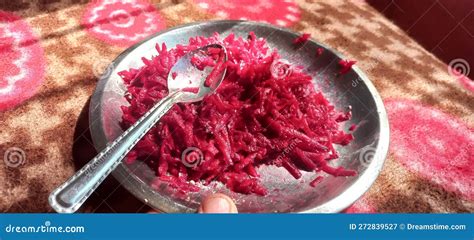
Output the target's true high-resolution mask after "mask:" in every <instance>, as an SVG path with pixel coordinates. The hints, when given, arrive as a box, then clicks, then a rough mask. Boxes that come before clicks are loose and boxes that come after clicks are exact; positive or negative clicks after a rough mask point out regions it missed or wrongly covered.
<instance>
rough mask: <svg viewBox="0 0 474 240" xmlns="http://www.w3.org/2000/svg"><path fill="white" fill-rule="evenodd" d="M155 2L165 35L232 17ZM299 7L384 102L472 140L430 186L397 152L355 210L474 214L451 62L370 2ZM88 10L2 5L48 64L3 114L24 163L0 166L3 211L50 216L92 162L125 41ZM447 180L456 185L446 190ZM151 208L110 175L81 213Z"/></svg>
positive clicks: (0, 142) (468, 123)
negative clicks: (95, 100) (113, 67)
mask: <svg viewBox="0 0 474 240" xmlns="http://www.w3.org/2000/svg"><path fill="white" fill-rule="evenodd" d="M256 2H260V1H256ZM153 3H154V5H155V6H156V8H157V11H158V12H159V14H160V15H161V17H162V18H163V19H162V21H163V22H164V24H165V25H166V27H173V26H177V25H180V24H183V23H187V22H193V21H204V20H209V19H222V18H225V17H226V15H225V14H221V13H218V14H213V13H212V12H209V11H204V10H203V9H202V8H201V7H200V6H198V5H197V4H195V3H194V2H193V1H191V0H189V1H154V2H153ZM296 3H297V5H298V6H299V9H300V13H301V14H300V17H301V18H300V19H299V20H297V21H294V23H293V24H292V26H291V27H290V28H291V29H293V30H296V31H299V32H308V33H311V35H312V37H313V38H314V39H316V40H318V41H320V42H323V43H325V44H327V45H329V46H331V47H332V48H334V49H336V50H338V51H340V52H342V53H343V54H345V55H346V56H347V57H348V58H350V59H356V60H357V65H358V66H359V67H360V68H362V69H363V70H364V71H365V72H366V73H367V75H368V76H369V78H370V79H371V81H372V82H373V83H374V84H375V86H376V87H377V89H378V91H379V92H380V94H381V95H382V97H383V99H384V101H386V100H390V101H392V102H391V104H392V103H393V102H394V101H395V102H396V101H398V100H400V99H402V100H403V101H405V100H407V101H408V100H409V101H416V102H417V103H420V104H422V105H423V106H430V109H431V108H432V109H435V110H433V111H437V112H442V113H443V114H444V115H446V116H448V117H449V118H453V119H456V121H458V122H460V123H461V126H462V127H461V128H460V129H467V130H464V132H465V133H464V134H465V135H461V137H464V140H466V141H461V144H459V143H458V147H459V148H460V149H461V150H462V151H463V153H464V154H467V155H466V156H461V157H460V158H461V159H457V160H459V161H464V165H462V166H460V167H459V168H461V170H462V171H461V170H460V171H459V174H458V175H455V176H454V177H451V178H449V179H448V180H446V179H443V176H440V177H439V179H438V178H437V179H438V180H436V181H432V180H431V179H430V178H429V177H428V178H427V177H426V174H427V172H426V171H427V170H426V166H425V168H424V169H422V170H420V171H416V169H417V168H410V167H407V166H406V162H405V161H400V160H399V159H398V158H401V157H400V155H397V153H399V152H400V151H398V150H397V149H399V148H396V147H397V146H395V148H394V146H391V150H390V154H389V157H388V159H387V161H386V164H385V166H384V169H383V172H382V173H381V175H380V176H379V178H378V179H377V181H376V183H375V184H374V185H373V187H371V189H370V190H369V191H368V192H367V193H366V194H365V195H364V197H363V198H362V199H361V200H360V201H359V202H358V203H357V204H356V205H357V206H355V207H354V209H353V210H352V211H356V212H361V211H369V212H370V211H377V212H473V211H474V201H473V198H472V197H473V195H472V188H473V186H472V185H471V184H472V177H473V176H472V169H471V170H469V169H463V168H465V167H466V166H468V168H472V163H474V162H473V159H472V155H473V150H472V149H473V145H472V144H473V142H472V141H470V142H469V141H467V140H469V139H470V140H472V136H473V131H472V128H473V126H474V117H473V110H474V109H473V108H474V100H473V93H472V92H470V90H469V88H467V87H466V86H465V85H463V84H462V83H461V82H462V81H461V80H459V79H458V78H457V77H456V76H453V74H450V71H448V66H446V64H444V63H442V62H441V61H439V60H438V59H437V58H435V57H434V56H433V55H432V54H431V53H429V52H427V51H426V50H425V49H423V48H422V47H421V46H419V45H418V44H417V43H416V42H415V41H413V40H412V39H411V38H409V37H408V36H407V35H406V34H405V33H404V32H403V31H401V30H400V29H399V28H398V27H396V26H395V25H394V24H393V23H391V22H390V21H388V20H387V19H385V18H384V17H383V15H381V14H380V13H379V12H377V11H376V10H375V9H373V8H372V7H370V6H369V5H367V4H365V3H364V2H363V1H340V0H337V1H303V0H298V1H296ZM88 6H90V3H87V2H84V1H76V0H69V1H66V0H53V1H44V0H36V1H12V2H7V1H1V2H0V9H1V10H3V11H8V12H10V13H14V14H15V15H17V16H20V17H21V18H22V19H23V20H24V21H25V22H26V23H27V24H29V25H30V27H31V28H32V29H33V31H34V32H35V33H36V35H37V36H38V39H39V41H40V43H39V44H40V46H41V47H42V49H43V50H44V56H45V63H46V67H45V71H46V73H45V77H44V81H43V82H42V85H41V86H40V88H39V90H38V91H37V92H36V94H34V96H32V97H31V98H29V99H28V100H26V101H24V102H22V103H21V104H19V105H18V106H16V107H15V108H12V109H8V110H4V111H3V112H0V156H3V155H4V153H6V152H7V151H8V149H12V148H18V149H21V150H22V151H23V152H24V157H25V159H23V162H22V164H20V165H19V166H15V167H12V166H8V164H7V162H6V161H0V194H1V197H0V211H2V212H50V211H52V209H51V208H50V207H49V205H48V202H47V197H48V194H49V192H50V191H52V190H53V189H54V188H55V187H56V186H58V185H59V184H61V183H62V182H63V181H64V180H66V179H67V178H68V177H70V176H71V175H72V174H73V173H74V171H75V170H76V169H77V168H78V167H80V166H81V165H82V164H84V163H85V162H86V161H88V160H89V159H91V158H92V157H93V156H94V154H95V152H94V150H93V147H92V144H91V141H90V134H89V132H88V119H87V112H88V99H89V97H90V96H91V94H92V93H93V91H94V88H95V85H96V83H97V77H96V75H97V74H96V72H97V68H98V66H99V67H100V66H104V63H108V62H110V61H111V60H113V59H114V58H115V57H116V56H117V55H118V54H119V53H120V52H121V51H123V50H124V49H125V48H126V47H125V45H126V43H125V44H120V43H119V44H113V43H109V42H106V41H103V39H100V38H97V37H94V35H92V34H90V33H89V32H88V31H87V29H86V28H87V26H84V25H81V19H82V18H83V15H84V13H85V12H86V11H87V8H88ZM201 6H202V5H201ZM0 44H1V41H0ZM0 74H1V73H0ZM464 80H465V79H464ZM466 81H471V80H469V79H467V80H466ZM468 83H469V82H468ZM409 101H408V102H409ZM392 105H394V106H395V105H396V104H395V103H393V104H392ZM416 106H418V105H416ZM416 109H418V108H416ZM420 109H421V110H420ZM420 109H419V111H422V109H425V108H420ZM388 111H389V113H390V109H388ZM423 111H425V110H423ZM426 111H429V110H426ZM444 115H442V116H444ZM433 116H434V115H433ZM390 120H392V119H390ZM407 124H408V123H407ZM393 134H397V133H396V132H395V133H394V132H392V135H393ZM445 134H447V135H448V136H449V135H450V134H451V133H450V132H446V133H445ZM452 134H458V133H452ZM395 137H396V135H395ZM396 143H397V142H395V144H396ZM452 146H453V145H449V146H447V145H445V146H444V147H445V148H449V147H452ZM420 161H422V160H420ZM428 165H429V164H428ZM433 165H436V164H435V163H433ZM461 173H463V174H464V175H463V174H461ZM429 174H433V175H435V174H437V173H436V172H432V173H428V175H429ZM440 174H441V175H442V174H444V172H443V171H441V172H440ZM460 175H463V176H460ZM449 181H451V183H453V182H454V183H456V184H454V185H453V186H451V187H446V186H444V183H449ZM148 210H149V208H148V207H147V206H145V205H144V204H142V203H141V202H140V201H139V200H137V199H135V198H134V197H133V196H132V195H130V194H129V193H128V192H126V190H124V189H123V188H122V187H120V186H119V184H118V183H117V182H116V181H115V180H114V179H112V178H111V177H109V178H108V179H107V181H106V183H105V184H103V186H101V187H100V189H99V190H98V191H97V192H96V193H95V194H94V195H93V197H92V199H90V200H88V201H87V202H86V206H85V207H84V208H83V211H94V212H138V211H140V212H143V211H148Z"/></svg>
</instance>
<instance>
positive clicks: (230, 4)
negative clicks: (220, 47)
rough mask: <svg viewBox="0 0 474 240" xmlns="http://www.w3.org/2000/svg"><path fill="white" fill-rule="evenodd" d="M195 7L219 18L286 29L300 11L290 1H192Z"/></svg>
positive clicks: (298, 18) (297, 17)
mask: <svg viewBox="0 0 474 240" xmlns="http://www.w3.org/2000/svg"><path fill="white" fill-rule="evenodd" d="M194 2H195V3H196V4H197V6H198V7H199V8H201V9H203V10H205V11H207V12H210V13H212V14H216V15H217V16H219V17H222V18H226V19H233V20H252V21H259V22H266V23H271V24H274V25H279V26H282V27H288V26H291V25H293V24H294V23H295V22H298V21H299V20H300V18H301V17H300V14H301V13H300V12H301V11H300V9H299V7H298V5H297V4H296V3H295V2H293V1H291V0H229V1H219V0H194Z"/></svg>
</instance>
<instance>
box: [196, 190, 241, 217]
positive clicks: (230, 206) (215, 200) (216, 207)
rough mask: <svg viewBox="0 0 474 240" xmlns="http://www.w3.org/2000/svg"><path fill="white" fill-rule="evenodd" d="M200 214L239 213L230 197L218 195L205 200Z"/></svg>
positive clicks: (200, 208) (199, 210)
mask: <svg viewBox="0 0 474 240" xmlns="http://www.w3.org/2000/svg"><path fill="white" fill-rule="evenodd" d="M198 213H237V207H236V206H235V203H234V201H232V199H230V197H228V196H226V195H224V194H221V193H216V194H212V195H210V196H208V197H206V198H205V199H204V201H203V202H202V203H201V206H200V207H199V209H198Z"/></svg>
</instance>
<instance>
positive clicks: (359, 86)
mask: <svg viewBox="0 0 474 240" xmlns="http://www.w3.org/2000/svg"><path fill="white" fill-rule="evenodd" d="M250 31H253V32H255V34H256V35H257V36H258V37H264V38H266V39H267V41H268V44H269V45H270V46H271V47H272V48H275V49H277V50H278V51H279V53H280V54H281V55H282V57H283V58H285V59H287V60H288V61H290V62H291V63H294V64H296V65H301V66H303V67H305V69H307V71H308V73H309V74H310V75H311V76H313V80H314V84H315V86H316V87H317V88H318V89H320V90H321V91H322V92H323V93H324V95H325V96H326V97H327V98H329V100H330V101H331V102H332V103H333V104H335V106H336V108H338V109H340V110H344V109H345V108H346V107H347V106H349V105H350V106H352V109H353V117H352V120H351V121H350V122H347V123H345V126H344V128H345V129H348V128H349V126H350V125H351V124H353V123H354V124H357V125H358V128H357V130H356V131H355V132H354V137H355V140H354V141H353V142H352V143H351V144H350V145H348V146H345V147H338V150H339V152H340V154H341V158H340V159H338V160H337V161H336V162H335V164H336V165H337V166H344V167H346V168H348V169H354V170H357V171H358V173H359V175H358V176H356V177H337V178H335V177H326V178H325V179H324V180H323V181H322V182H321V183H320V184H319V185H317V187H316V188H312V187H310V186H309V181H311V179H313V178H314V173H305V174H303V177H302V179H300V180H295V179H293V177H292V176H291V175H290V174H288V173H287V172H286V170H284V169H282V168H277V167H271V166H263V167H260V168H259V169H258V171H259V172H260V174H261V176H262V180H261V181H262V183H263V184H264V185H265V186H266V187H267V189H268V190H269V194H268V195H267V196H265V197H260V196H255V195H243V194H237V193H232V192H230V191H229V190H228V189H226V188H225V187H224V186H222V185H221V184H215V185H212V186H210V187H205V188H203V190H202V191H201V192H199V193H192V194H189V195H188V196H186V197H185V198H183V197H182V196H178V195H177V194H176V193H175V192H174V190H173V189H171V188H169V187H168V186H167V185H166V184H161V186H160V187H159V188H158V189H157V190H155V189H153V188H152V187H150V182H151V181H152V180H153V178H154V176H155V174H154V170H152V169H150V168H149V167H148V166H146V165H145V164H141V163H137V164H134V165H125V164H121V165H119V167H118V168H117V170H116V171H115V172H114V173H113V174H114V176H115V177H116V178H117V179H118V180H119V181H120V182H121V183H122V185H123V186H125V188H127V189H128V190H129V191H130V192H132V193H133V194H134V195H135V196H137V197H138V198H139V199H142V200H143V202H145V203H147V204H148V205H150V206H152V207H154V208H156V209H159V210H161V211H164V212H193V211H195V210H196V209H197V207H198V206H199V203H200V201H201V199H202V197H203V196H205V195H207V194H210V193H212V192H223V193H225V194H228V195H230V196H231V197H232V198H233V199H235V201H236V203H237V207H238V209H239V211H240V212H339V211H341V210H343V209H345V208H346V207H348V206H349V205H351V204H352V203H353V202H354V201H355V200H357V199H358V198H359V197H360V196H361V195H362V194H363V193H364V192H365V191H367V189H368V188H369V187H370V186H371V185H372V184H373V182H374V181H375V179H376V178H377V176H378V174H379V172H380V170H381V168H382V166H383V163H384V160H385V157H386V154H387V150H388V143H389V126H388V121H387V115H386V112H385V109H384V106H383V103H382V99H381V98H380V96H379V94H378V93H377V90H376V89H375V87H374V86H373V85H372V83H371V82H370V80H369V79H368V78H367V76H365V74H364V73H363V72H362V71H361V70H360V69H359V68H358V67H356V66H355V67H353V68H352V70H351V71H350V72H348V73H347V74H345V75H342V76H341V75H339V74H338V72H339V70H340V66H339V65H338V61H339V60H340V59H344V58H343V57H342V55H340V54H338V53H336V52H335V51H334V50H332V49H330V48H328V47H327V46H324V45H323V44H320V43H318V42H315V41H309V42H307V43H306V44H304V45H303V46H302V47H301V48H300V49H298V50H295V48H294V46H293V45H292V41H293V40H294V39H295V38H296V37H297V36H298V35H299V34H298V33H295V32H292V31H290V30H288V29H283V28H278V27H275V26H272V25H267V24H263V23H255V22H244V21H211V22H203V23H193V24H189V25H184V26H180V27H176V28H172V29H168V30H166V31H163V32H159V33H157V34H155V35H153V36H151V37H150V38H148V39H146V40H144V41H142V42H141V43H138V44H136V45H134V46H132V47H130V48H129V49H127V50H125V51H124V52H123V53H122V54H121V55H120V56H118V57H117V58H116V59H115V60H114V61H113V63H112V64H111V65H110V66H109V69H111V71H108V73H107V74H106V75H104V76H103V77H102V78H101V79H100V81H99V83H98V84H97V88H96V90H95V93H94V95H93V96H92V100H91V103H90V104H91V105H90V119H89V121H90V126H91V133H92V139H93V141H94V145H95V147H96V149H97V150H101V149H103V148H104V147H105V146H106V144H107V143H108V142H111V141H112V140H113V139H114V138H115V137H117V136H118V135H120V134H121V133H122V129H121V128H120V126H119V122H120V121H121V116H122V111H121V110H120V106H121V105H128V103H127V101H125V98H124V93H125V87H124V85H123V83H122V80H121V78H120V77H119V76H118V75H117V73H118V72H120V71H122V70H126V69H129V68H132V67H134V68H136V67H139V66H142V65H143V63H142V61H141V60H140V59H141V57H147V58H149V57H151V56H152V55H156V50H155V44H156V43H160V44H161V43H162V42H164V43H166V45H167V46H168V47H169V48H172V47H174V46H175V45H176V44H187V42H188V39H189V38H190V37H195V36H210V35H212V34H213V33H214V32H218V33H220V34H221V35H222V36H227V35H228V34H229V33H235V34H236V35H237V36H243V37H246V36H247V35H248V33H249V32H250ZM317 48H323V49H324V52H323V54H322V55H321V56H319V57H316V56H315V53H316V49H317Z"/></svg>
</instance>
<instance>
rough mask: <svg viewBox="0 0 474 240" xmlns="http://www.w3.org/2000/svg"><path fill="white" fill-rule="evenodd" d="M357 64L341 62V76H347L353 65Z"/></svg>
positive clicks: (352, 61) (350, 61)
mask: <svg viewBox="0 0 474 240" xmlns="http://www.w3.org/2000/svg"><path fill="white" fill-rule="evenodd" d="M354 64H356V61H354V60H340V61H339V66H341V70H340V71H339V73H340V74H346V73H348V72H349V71H350V70H351V69H352V65H354Z"/></svg>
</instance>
